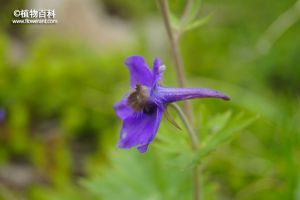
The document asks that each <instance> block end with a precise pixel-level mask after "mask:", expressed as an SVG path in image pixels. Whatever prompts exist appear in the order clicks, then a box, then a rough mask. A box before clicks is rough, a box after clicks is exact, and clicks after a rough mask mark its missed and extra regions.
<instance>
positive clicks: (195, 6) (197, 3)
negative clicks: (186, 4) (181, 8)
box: [187, 0, 202, 22]
mask: <svg viewBox="0 0 300 200" xmlns="http://www.w3.org/2000/svg"><path fill="white" fill-rule="evenodd" d="M201 5H202V0H195V1H194V2H193V6H192V9H191V11H190V13H189V15H188V18H187V21H188V22H192V21H194V20H195V19H196V17H197V15H198V14H199V12H200V8H201Z"/></svg>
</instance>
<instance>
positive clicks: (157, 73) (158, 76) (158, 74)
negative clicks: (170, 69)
mask: <svg viewBox="0 0 300 200" xmlns="http://www.w3.org/2000/svg"><path fill="white" fill-rule="evenodd" d="M164 71H165V66H164V65H162V63H161V60H160V58H155V60H154V62H153V69H152V73H153V85H155V84H156V83H157V82H158V81H160V80H162V74H163V72H164Z"/></svg>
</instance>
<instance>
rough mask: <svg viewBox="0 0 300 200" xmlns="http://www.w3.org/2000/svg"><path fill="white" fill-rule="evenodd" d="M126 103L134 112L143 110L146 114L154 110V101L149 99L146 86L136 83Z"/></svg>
mask: <svg viewBox="0 0 300 200" xmlns="http://www.w3.org/2000/svg"><path fill="white" fill-rule="evenodd" d="M127 104H128V105H129V106H131V107H132V108H133V110H134V111H135V112H140V111H141V110H143V111H144V112H145V113H147V114H151V113H153V112H154V111H155V110H156V106H155V104H154V103H152V102H151V101H150V97H149V92H148V89H147V87H144V86H141V85H139V84H137V85H136V88H135V91H134V92H132V93H131V94H130V95H129V97H128V100H127Z"/></svg>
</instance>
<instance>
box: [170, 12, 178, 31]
mask: <svg viewBox="0 0 300 200" xmlns="http://www.w3.org/2000/svg"><path fill="white" fill-rule="evenodd" d="M169 18H170V23H171V26H172V28H173V29H174V30H177V29H178V28H179V19H178V17H176V16H175V15H174V14H173V13H172V12H171V11H169Z"/></svg>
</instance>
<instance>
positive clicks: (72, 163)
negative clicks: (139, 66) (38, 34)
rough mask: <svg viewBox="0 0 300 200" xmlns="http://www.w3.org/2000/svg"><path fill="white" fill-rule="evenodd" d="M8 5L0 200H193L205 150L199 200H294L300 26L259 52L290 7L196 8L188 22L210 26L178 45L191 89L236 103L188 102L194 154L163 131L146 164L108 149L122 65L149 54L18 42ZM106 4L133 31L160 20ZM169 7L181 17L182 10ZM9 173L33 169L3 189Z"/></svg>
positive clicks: (149, 7)
mask: <svg viewBox="0 0 300 200" xmlns="http://www.w3.org/2000/svg"><path fill="white" fill-rule="evenodd" d="M16 2H17V1H11V3H7V2H6V3H4V4H3V6H2V7H1V11H3V12H0V14H1V17H0V19H1V20H0V23H1V27H2V29H3V31H2V30H1V34H0V107H1V109H3V110H5V112H6V118H5V119H4V121H1V122H0V177H1V178H0V199H14V198H15V199H16V198H17V199H18V197H21V196H22V197H25V198H27V199H33V200H35V199H37V200H43V199H45V200H57V199H75V200H76V199H120V197H122V198H123V199H191V185H190V184H191V181H190V178H191V174H190V170H189V167H190V165H189V164H190V163H193V161H195V159H196V160H197V159H199V155H200V157H201V156H204V155H202V154H203V153H204V152H205V150H207V153H209V156H205V157H201V160H200V161H201V164H202V174H203V175H202V177H201V185H202V188H203V191H202V195H203V196H204V197H205V198H204V199H207V200H210V199H211V200H214V199H239V200H240V199H241V200H244V199H245V200H246V199H252V200H255V199H270V200H272V199H280V200H283V199H284V200H285V199H286V200H290V199H295V200H298V199H299V196H300V178H299V177H300V173H299V168H300V163H299V157H300V148H299V146H300V136H299V135H300V126H299V119H300V101H299V89H300V88H299V86H300V67H299V64H300V57H299V56H298V54H299V52H300V49H299V47H300V38H299V32H300V26H299V23H300V22H297V23H296V24H295V25H294V26H292V27H291V28H290V29H289V30H287V32H285V33H284V34H283V35H282V37H280V38H279V40H278V41H276V42H275V43H274V44H273V46H272V48H271V49H270V51H269V52H268V53H267V54H260V53H259V52H258V51H257V49H256V48H255V45H256V42H257V40H258V38H259V37H260V36H261V34H262V33H263V32H264V31H265V30H266V29H267V27H268V26H269V25H270V24H271V23H272V22H273V21H274V20H275V19H276V18H277V17H278V16H279V15H280V14H282V13H283V12H284V11H285V10H287V9H288V8H289V7H290V6H292V5H293V4H294V1H292V0H287V1H276V2H275V1H271V0H267V1H263V2H262V1H257V0H254V1H253V0H245V1H238V0H227V1H219V0H213V1H203V2H202V1H195V2H201V9H200V13H199V15H198V14H197V15H196V19H200V20H201V19H203V17H201V16H204V17H205V16H208V15H209V14H212V15H211V17H210V18H209V20H208V21H206V23H205V24H204V25H202V26H200V27H198V28H196V29H193V30H191V31H189V32H187V33H185V34H184V37H183V40H182V43H181V44H182V46H181V47H182V53H183V59H184V63H185V66H186V72H187V77H188V80H189V81H188V82H189V86H193V87H210V88H215V89H218V90H220V91H222V92H224V93H225V94H228V95H229V96H230V97H231V99H232V100H231V101H230V102H229V103H227V102H226V103H224V102H223V101H217V100H196V101H193V108H194V115H195V119H196V120H195V123H194V124H195V126H196V130H197V131H198V133H199V134H200V141H201V144H202V145H201V146H202V148H201V149H200V152H199V154H196V155H195V154H194V153H192V152H191V149H190V148H188V146H189V145H188V144H189V142H190V141H189V139H188V137H187V135H186V134H185V132H184V131H179V130H177V129H175V128H174V127H172V125H171V124H170V123H168V122H167V121H166V120H163V122H162V124H161V127H160V129H159V132H158V136H157V138H156V139H155V141H154V143H153V144H152V145H151V146H150V149H149V152H147V153H146V154H139V153H138V152H137V151H136V149H132V150H119V149H117V148H116V147H115V143H116V141H117V137H118V131H119V129H120V122H119V120H118V119H117V118H116V116H115V115H114V113H113V109H112V105H113V103H114V102H116V101H117V100H118V99H120V98H121V97H122V95H123V94H124V93H125V92H126V91H127V89H128V72H127V70H126V68H125V67H124V66H123V61H124V59H125V58H126V57H127V56H130V55H132V54H141V55H145V56H146V60H148V61H150V60H153V58H152V57H150V56H148V55H153V53H155V52H149V50H148V49H146V48H145V45H143V44H142V43H141V44H140V46H132V47H128V49H127V51H126V52H124V51H108V52H105V53H104V52H101V53H99V52H98V51H96V50H94V49H91V48H89V47H87V46H85V45H84V42H82V41H76V40H74V39H66V38H59V37H53V36H49V35H46V36H44V37H42V38H40V39H36V40H32V39H31V38H26V37H24V36H22V35H23V33H24V32H25V31H26V30H24V29H26V26H17V25H11V24H9V23H8V22H7V21H9V20H10V19H11V8H13V9H15V6H14V3H16ZM20 2H21V1H20ZM103 2H104V5H105V8H106V9H107V10H108V12H109V13H110V14H111V15H114V16H118V17H121V18H125V19H126V20H128V21H133V22H135V23H136V26H142V24H143V22H144V20H145V19H149V20H151V17H152V16H158V15H159V13H158V11H157V9H156V3H155V1H147V2H142V3H141V1H120V0H113V1H108V0H105V1H103ZM23 3H24V2H23V1H22V4H23ZM170 3H171V4H170V9H171V10H172V12H173V13H174V15H175V17H178V16H179V15H180V14H181V12H182V11H183V5H184V1H183V0H176V1H172V2H170ZM8 13H10V14H8ZM199 17H200V18H199ZM15 33H19V34H17V36H18V37H19V36H20V35H21V38H22V40H23V42H24V43H25V44H26V58H25V59H24V60H22V62H20V63H18V62H16V63H17V64H16V63H15V62H12V60H9V59H7V57H8V54H10V53H11V52H10V48H11V46H12V41H13V38H14V37H15V36H16V34H15ZM24 35H26V34H24ZM166 45H167V43H166ZM166 55H167V54H166ZM166 55H157V56H161V57H163V60H164V62H165V63H167V64H168V66H169V65H170V66H169V67H168V69H167V71H166V73H165V74H164V75H165V80H166V81H165V84H166V85H169V86H174V82H172V81H170V82H168V80H174V77H173V74H174V71H173V69H172V66H171V61H170V59H168V58H166V57H167V56H166ZM12 57H13V56H12ZM13 58H14V57H13ZM203 77H206V78H203ZM239 113H243V114H239ZM171 114H172V115H173V116H174V117H175V120H176V122H179V125H180V126H181V127H183V126H182V124H180V121H179V119H178V118H177V117H176V114H175V113H173V112H171ZM256 116H259V118H257V119H256ZM254 118H255V119H256V120H255V122H252V121H253V120H254ZM250 122H252V123H251V124H250ZM246 126H249V127H248V128H246V129H245V127H246ZM209 138H214V139H213V140H211V139H209ZM233 138H234V140H232V139H233ZM231 140H232V141H231ZM209 141H213V142H209ZM228 141H231V142H230V143H228ZM216 147H218V148H216ZM201 150H203V151H201ZM195 156H196V157H195ZM197 161H199V160H197ZM14 166H19V167H21V169H20V170H21V171H22V170H23V168H25V166H26V169H27V168H29V169H28V170H29V171H32V177H33V178H32V179H33V181H32V182H29V183H27V184H23V185H22V184H20V185H12V183H14V182H13V181H10V180H7V179H4V178H3V177H2V174H3V172H2V171H3V168H4V167H10V168H13V167H14ZM26 172H27V171H26ZM10 175H11V176H13V175H14V174H10ZM17 178H18V177H17Z"/></svg>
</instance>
